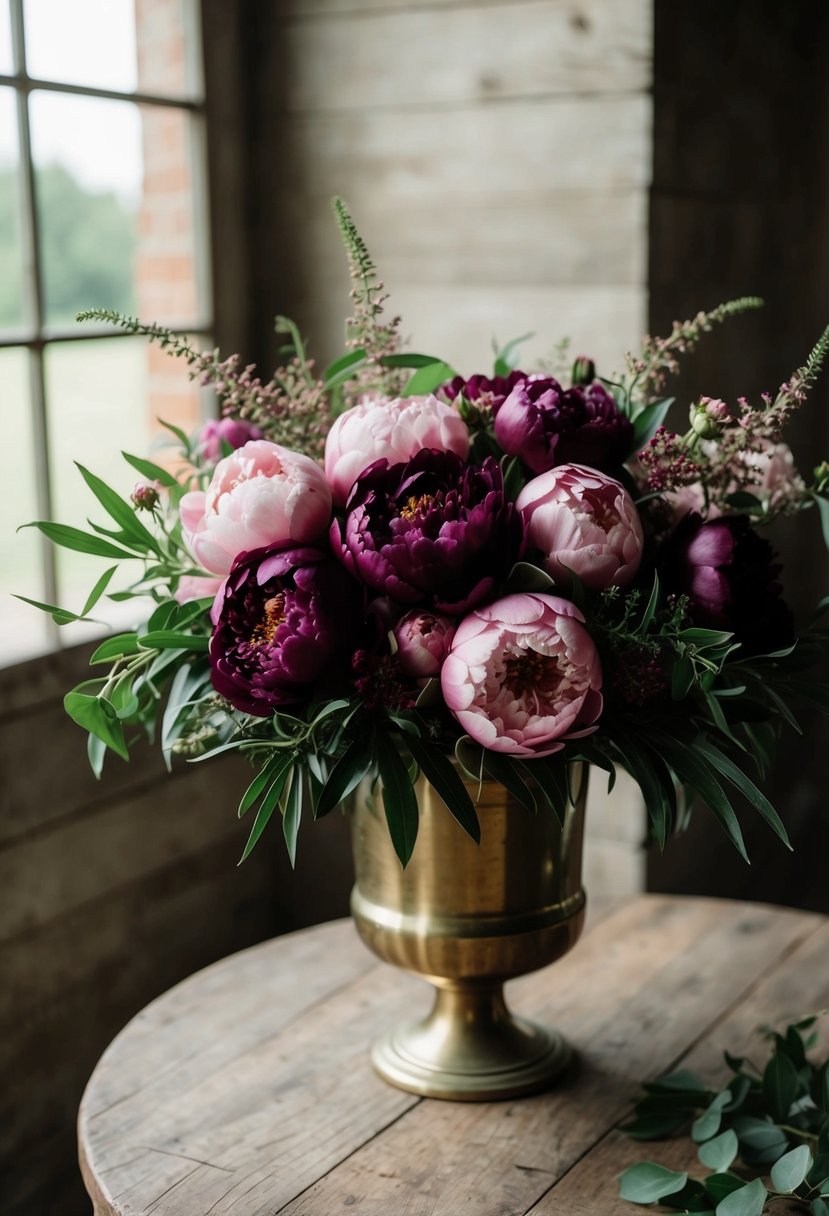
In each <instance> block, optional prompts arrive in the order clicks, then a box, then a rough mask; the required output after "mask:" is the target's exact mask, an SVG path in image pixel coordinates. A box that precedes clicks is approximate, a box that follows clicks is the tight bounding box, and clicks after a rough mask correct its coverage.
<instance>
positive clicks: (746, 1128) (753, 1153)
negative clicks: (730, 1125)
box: [734, 1115, 789, 1165]
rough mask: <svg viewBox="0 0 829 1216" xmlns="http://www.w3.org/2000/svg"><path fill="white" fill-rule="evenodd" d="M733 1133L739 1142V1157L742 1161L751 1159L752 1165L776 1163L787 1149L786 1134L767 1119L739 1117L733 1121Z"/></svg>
mask: <svg viewBox="0 0 829 1216" xmlns="http://www.w3.org/2000/svg"><path fill="white" fill-rule="evenodd" d="M734 1131H735V1132H736V1133H737V1139H738V1140H739V1141H740V1155H741V1156H742V1158H743V1160H747V1159H748V1158H751V1160H750V1164H752V1165H754V1164H758V1165H765V1164H767V1163H770V1162H772V1161H776V1160H777V1158H778V1157H782V1156H783V1154H784V1153H785V1152H786V1150H787V1149H788V1147H789V1141H788V1139H787V1137H786V1133H785V1132H784V1131H782V1130H781V1129H780V1128H779V1127H778V1126H777V1124H776V1123H772V1122H771V1120H769V1119H757V1118H755V1117H754V1116H753V1115H739V1116H738V1117H737V1118H736V1119H735V1120H734Z"/></svg>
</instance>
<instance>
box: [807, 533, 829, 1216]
mask: <svg viewBox="0 0 829 1216" xmlns="http://www.w3.org/2000/svg"><path fill="white" fill-rule="evenodd" d="M827 544H829V542H827ZM809 1211H810V1212H811V1216H829V1203H827V1202H826V1200H825V1199H820V1198H818V1199H813V1200H812V1202H811V1203H810V1204H809Z"/></svg>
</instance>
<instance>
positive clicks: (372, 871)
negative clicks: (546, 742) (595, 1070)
mask: <svg viewBox="0 0 829 1216" xmlns="http://www.w3.org/2000/svg"><path fill="white" fill-rule="evenodd" d="M572 777H573V779H574V780H575V782H576V784H577V785H579V784H581V787H582V788H581V793H580V797H579V798H578V800H577V806H576V807H575V808H571V809H570V810H569V811H568V813H567V817H566V819H565V823H564V825H563V827H562V826H561V825H560V824H559V823H558V821H557V820H556V819H555V817H554V816H553V815H552V814H550V813H545V812H541V811H540V812H539V813H538V814H537V815H533V814H532V813H531V812H530V811H528V810H527V809H526V808H525V807H523V806H521V804H520V803H518V802H516V801H515V800H514V799H512V798H511V796H510V795H509V793H508V792H507V791H506V790H505V789H504V787H503V786H501V785H498V784H497V783H495V782H485V783H484V785H483V789H482V792H481V797H480V798H479V799H478V804H477V806H478V818H479V820H480V823H481V843H480V845H476V844H475V843H474V841H472V840H471V839H470V838H469V837H468V836H467V835H466V833H465V832H464V831H463V830H462V828H460V827H459V825H458V824H457V823H456V821H455V820H454V819H453V818H452V816H451V815H450V813H449V811H448V810H447V809H446V807H445V806H444V804H443V803H442V802H441V800H440V799H439V798H438V797H437V795H436V794H435V792H434V790H433V789H432V788H431V786H430V785H429V784H428V783H427V782H426V781H424V780H423V779H422V778H421V781H420V784H419V786H418V804H419V807H420V827H419V830H418V837H417V843H416V845H415V849H414V853H413V855H412V858H411V861H410V862H409V864H408V866H407V867H406V869H405V870H403V869H402V867H401V865H400V862H399V861H398V859H397V857H396V856H395V853H394V849H393V847H392V844H391V839H390V837H389V832H388V828H387V826H386V822H385V816H384V814H383V808H382V792H381V793H380V794H379V795H378V797H377V798H376V806H375V809H374V810H371V809H370V806H369V802H368V800H367V799H366V797H365V795H366V793H367V791H365V790H361V791H359V792H358V796H357V799H356V803H355V807H354V810H353V845H354V859H355V869H356V884H355V887H354V890H353V892H352V897H351V908H352V913H353V915H354V920H355V922H356V925H357V928H358V930H359V933H360V936H361V937H362V938H363V941H364V942H365V943H366V945H368V946H369V947H370V948H371V949H372V950H373V951H374V952H375V953H376V954H377V955H379V957H380V958H381V959H383V960H384V961H386V962H389V963H393V964H394V965H395V966H398V967H404V968H406V969H407V970H409V971H414V972H416V973H417V974H419V975H421V976H423V977H424V978H425V979H428V980H430V981H431V982H432V983H433V984H434V985H435V986H436V987H437V989H438V992H437V999H436V1002H435V1006H434V1009H433V1010H432V1013H431V1014H430V1015H429V1017H428V1018H427V1019H425V1020H424V1021H423V1022H420V1023H417V1024H413V1025H409V1026H403V1027H399V1028H397V1029H395V1030H392V1031H391V1032H390V1034H389V1035H387V1036H386V1038H384V1039H383V1040H381V1041H380V1042H379V1043H378V1044H376V1045H375V1048H374V1052H373V1055H372V1059H373V1062H374V1065H375V1067H376V1068H377V1069H378V1071H379V1072H380V1073H381V1074H382V1075H383V1076H384V1077H385V1078H386V1079H387V1080H389V1081H390V1082H391V1083H392V1084H394V1085H397V1086H399V1087H400V1088H403V1089H408V1090H412V1091H413V1092H415V1093H421V1094H427V1095H429V1096H433V1097H445V1098H455V1099H465V1100H473V1101H474V1100H483V1099H489V1098H495V1097H515V1096H517V1095H518V1094H521V1093H529V1092H531V1091H532V1090H536V1089H541V1088H543V1087H545V1086H546V1085H547V1084H548V1083H549V1082H550V1080H551V1079H552V1078H553V1077H554V1076H555V1075H556V1074H557V1073H558V1072H560V1071H561V1069H562V1068H563V1066H564V1065H565V1064H566V1062H567V1059H568V1058H569V1051H568V1049H567V1048H566V1046H565V1045H564V1044H563V1042H562V1041H561V1039H560V1037H559V1036H558V1035H557V1034H555V1032H552V1031H549V1030H546V1029H543V1028H541V1027H537V1026H533V1025H531V1024H530V1023H527V1022H523V1021H520V1020H518V1019H515V1018H513V1017H512V1015H511V1014H510V1012H509V1010H508V1009H507V1007H506V1005H505V1004H504V1000H503V987H502V985H503V982H504V981H505V980H507V979H509V978H510V977H512V976H517V975H523V974H525V973H526V972H528V971H534V970H536V969H537V968H539V967H544V966H546V965H547V964H548V963H551V962H554V961H555V959H557V958H560V957H561V956H562V955H563V954H565V953H566V952H567V951H568V950H569V949H570V948H571V946H573V945H574V944H575V942H576V941H577V939H578V937H579V934H580V933H581V929H582V924H583V921H584V891H583V889H582V886H581V852H582V835H583V826H584V802H585V796H586V771H585V772H584V773H582V772H581V771H578V772H574V773H573V774H572ZM469 789H470V792H471V794H472V796H473V798H474V797H475V795H476V794H477V785H473V784H470V785H469Z"/></svg>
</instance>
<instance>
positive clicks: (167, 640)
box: [138, 629, 210, 654]
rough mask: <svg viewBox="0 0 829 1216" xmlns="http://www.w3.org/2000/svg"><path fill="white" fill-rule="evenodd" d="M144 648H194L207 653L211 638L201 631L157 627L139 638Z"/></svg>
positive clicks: (200, 652)
mask: <svg viewBox="0 0 829 1216" xmlns="http://www.w3.org/2000/svg"><path fill="white" fill-rule="evenodd" d="M138 643H139V646H140V648H141V649H142V650H194V651H196V652H197V653H199V654H207V651H208V650H209V649H210V638H208V637H205V636H204V634H200V633H176V632H175V631H174V630H172V629H156V630H153V631H152V632H151V633H145V634H144V636H143V637H140V638H139V639H138Z"/></svg>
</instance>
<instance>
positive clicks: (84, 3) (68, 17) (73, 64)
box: [24, 0, 138, 93]
mask: <svg viewBox="0 0 829 1216" xmlns="http://www.w3.org/2000/svg"><path fill="white" fill-rule="evenodd" d="M24 21H25V26H24V28H25V34H26V66H27V69H28V72H29V75H30V76H34V77H36V78H38V79H40V80H60V81H66V82H67V83H69V84H84V85H90V86H92V87H94V88H99V89H117V90H119V91H120V92H125V93H126V92H132V91H133V90H134V89H135V87H136V83H137V79H138V72H137V64H136V46H135V17H134V11H133V0H72V3H71V4H67V2H66V0H25V4H24Z"/></svg>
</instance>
